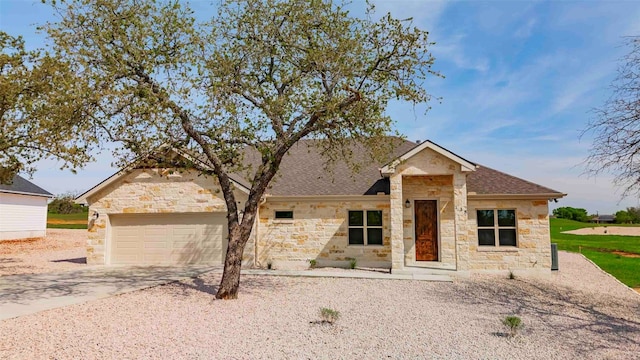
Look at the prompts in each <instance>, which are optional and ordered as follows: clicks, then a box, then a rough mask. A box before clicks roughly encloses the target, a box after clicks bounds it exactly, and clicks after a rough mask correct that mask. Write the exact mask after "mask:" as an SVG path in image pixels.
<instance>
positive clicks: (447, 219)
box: [402, 175, 456, 268]
mask: <svg viewBox="0 0 640 360" xmlns="http://www.w3.org/2000/svg"><path fill="white" fill-rule="evenodd" d="M402 197H403V199H405V200H406V199H409V200H410V201H411V203H412V206H411V207H410V208H406V207H404V205H403V206H402V209H403V213H402V229H403V230H402V231H403V242H404V251H405V252H404V261H405V264H406V265H407V266H420V265H425V264H428V265H429V266H436V267H446V268H455V266H456V248H455V247H456V226H455V208H454V203H453V177H452V176H451V175H433V176H403V177H402ZM414 200H437V206H438V220H439V223H438V232H439V244H438V250H439V252H440V255H439V261H438V262H439V263H440V264H434V262H432V261H427V262H424V261H416V257H415V225H414V211H415V206H413V201H414Z"/></svg>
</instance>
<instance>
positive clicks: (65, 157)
mask: <svg viewBox="0 0 640 360" xmlns="http://www.w3.org/2000/svg"><path fill="white" fill-rule="evenodd" d="M0 50H1V53H0V183H9V182H10V181H11V179H13V176H14V175H15V174H16V173H18V172H20V171H22V172H26V173H31V172H33V171H34V170H35V169H34V167H33V164H34V163H35V162H36V161H38V160H41V159H43V158H54V159H59V160H62V164H63V165H62V167H63V168H67V167H71V168H72V169H73V168H76V167H78V166H81V165H82V164H84V163H85V162H87V161H88V160H90V159H91V156H90V155H89V150H90V148H91V145H92V144H95V143H93V142H92V137H91V133H88V132H87V130H88V127H87V124H86V122H85V121H84V120H85V117H84V116H83V114H82V111H81V108H80V107H78V106H76V99H77V98H78V97H80V96H81V93H79V92H78V91H79V90H80V89H81V87H79V86H76V85H77V84H78V81H79V80H78V79H77V78H76V77H75V73H74V72H72V71H71V69H70V67H69V66H68V64H67V63H65V62H64V61H61V60H59V58H56V57H52V56H50V55H49V54H46V53H43V52H41V51H27V50H25V44H24V41H23V40H22V38H20V37H13V36H11V35H9V34H7V33H6V32H4V31H0Z"/></svg>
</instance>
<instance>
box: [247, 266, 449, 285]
mask: <svg viewBox="0 0 640 360" xmlns="http://www.w3.org/2000/svg"><path fill="white" fill-rule="evenodd" d="M242 275H270V276H293V277H333V278H351V279H377V280H419V281H447V282H452V281H453V280H452V279H451V277H450V276H449V275H444V274H427V273H422V274H421V273H415V274H390V273H388V272H380V271H374V270H371V271H367V270H323V269H316V270H260V269H246V270H242Z"/></svg>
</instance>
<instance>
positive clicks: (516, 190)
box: [234, 140, 563, 197]
mask: <svg viewBox="0 0 640 360" xmlns="http://www.w3.org/2000/svg"><path fill="white" fill-rule="evenodd" d="M316 141H317V140H301V141H299V142H298V143H297V144H296V145H294V146H293V147H292V148H291V149H290V150H289V152H288V153H287V155H285V157H284V159H283V160H282V164H281V166H280V170H279V172H278V175H277V176H276V178H275V179H274V181H273V182H272V183H271V185H270V188H269V189H268V190H267V193H269V194H271V195H276V196H311V195H363V194H366V195H375V194H376V193H378V192H384V193H386V194H388V193H389V180H388V179H384V178H382V177H381V175H380V170H379V169H380V167H381V166H382V165H383V164H379V163H376V162H374V161H370V159H367V158H366V152H365V151H364V148H362V147H361V146H354V147H353V148H352V149H353V156H354V158H355V159H357V160H358V162H359V163H362V164H363V165H362V168H361V170H360V172H359V173H355V174H354V173H353V171H351V170H350V168H349V166H347V164H346V163H342V162H337V163H336V164H335V165H334V166H333V167H331V171H326V169H325V159H324V157H323V156H322V155H321V154H320V152H319V150H318V148H317V147H316ZM415 146H417V144H415V143H413V142H411V141H399V142H398V145H397V146H396V147H395V148H394V151H393V154H390V159H389V160H392V159H394V158H397V157H399V156H401V155H402V154H404V153H406V152H408V151H409V150H411V149H412V148H413V147H415ZM259 161H260V158H259V156H258V154H257V152H255V151H253V152H247V153H245V162H247V163H249V164H253V166H254V169H255V168H256V166H257V164H259ZM236 177H237V178H240V176H238V174H234V178H236ZM238 180H241V179H238ZM244 183H246V184H248V185H249V187H250V184H249V182H248V181H246V180H245V181H244ZM467 191H468V192H475V193H476V194H479V195H488V194H491V195H536V194H545V195H548V194H557V196H558V197H560V196H562V195H563V194H562V193H560V192H558V191H555V190H552V189H549V188H546V187H544V186H541V185H537V184H534V183H532V182H529V181H526V180H523V179H520V178H517V177H515V176H511V175H508V174H505V173H503V172H500V171H497V170H494V169H491V168H488V167H484V166H480V167H479V168H478V169H477V170H476V171H474V172H471V173H469V175H468V176H467Z"/></svg>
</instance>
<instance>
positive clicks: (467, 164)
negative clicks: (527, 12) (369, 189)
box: [380, 140, 476, 175]
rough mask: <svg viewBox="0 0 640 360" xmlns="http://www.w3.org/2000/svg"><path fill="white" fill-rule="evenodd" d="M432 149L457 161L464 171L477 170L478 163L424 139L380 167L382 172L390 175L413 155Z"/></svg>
mask: <svg viewBox="0 0 640 360" xmlns="http://www.w3.org/2000/svg"><path fill="white" fill-rule="evenodd" d="M427 149H429V150H432V151H434V152H436V153H438V154H440V155H442V156H444V157H445V158H447V159H449V160H451V161H453V162H455V163H457V164H459V165H460V171H462V172H470V171H475V169H476V164H474V163H472V162H471V161H469V160H466V159H464V158H463V157H461V156H458V155H456V154H454V153H452V152H451V151H449V150H447V149H445V148H443V147H442V146H440V145H438V144H436V143H434V142H431V141H429V140H426V141H424V142H423V143H421V144H419V145H417V146H415V147H414V148H412V149H410V150H409V151H407V152H405V153H404V154H402V155H400V156H399V157H398V158H396V159H394V160H393V161H391V162H390V163H388V164H386V165H385V166H383V167H382V168H380V173H381V174H383V175H390V174H393V173H395V170H396V167H397V166H398V165H399V164H401V163H402V162H404V161H407V160H409V159H410V158H412V157H413V156H415V155H417V154H419V153H421V152H423V151H425V150H427Z"/></svg>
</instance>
